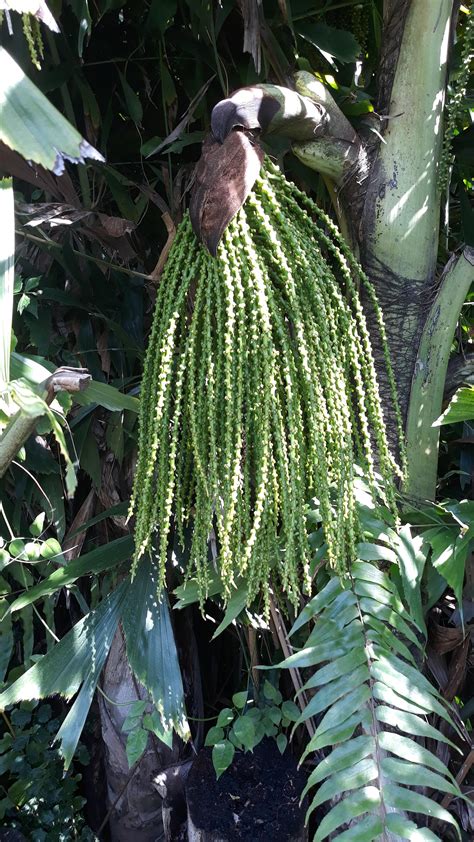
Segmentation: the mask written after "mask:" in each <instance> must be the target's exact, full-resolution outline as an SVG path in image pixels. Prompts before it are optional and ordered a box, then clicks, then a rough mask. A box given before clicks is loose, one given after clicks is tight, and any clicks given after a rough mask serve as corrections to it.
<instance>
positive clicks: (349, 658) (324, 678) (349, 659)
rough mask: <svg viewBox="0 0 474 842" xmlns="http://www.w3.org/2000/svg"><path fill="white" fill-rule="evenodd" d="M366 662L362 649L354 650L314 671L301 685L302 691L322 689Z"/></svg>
mask: <svg viewBox="0 0 474 842" xmlns="http://www.w3.org/2000/svg"><path fill="white" fill-rule="evenodd" d="M366 661H367V655H366V654H365V652H364V649H363V648H361V649H354V650H352V651H351V652H348V654H347V655H343V656H342V657H341V658H336V660H335V661H333V663H331V664H327V665H326V666H325V667H321V669H319V670H316V672H315V673H314V675H313V676H312V677H311V678H309V679H308V681H307V682H306V684H304V685H303V688H302V689H303V690H307V689H310V688H312V687H322V686H323V685H324V684H328V683H329V682H330V681H333V680H334V679H336V678H341V677H342V676H344V675H347V674H348V673H352V672H353V671H354V670H355V669H357V667H359V666H360V665H361V664H364V663H366Z"/></svg>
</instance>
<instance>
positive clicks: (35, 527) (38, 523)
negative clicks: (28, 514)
mask: <svg viewBox="0 0 474 842" xmlns="http://www.w3.org/2000/svg"><path fill="white" fill-rule="evenodd" d="M45 517H46V514H45V512H40V514H39V515H37V516H36V517H35V519H34V521H33V523H32V524H30V530H29V531H30V535H33V537H34V538H39V536H40V535H41V533H42V532H43V529H44V519H45Z"/></svg>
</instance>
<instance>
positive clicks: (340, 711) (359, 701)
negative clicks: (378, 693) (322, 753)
mask: <svg viewBox="0 0 474 842" xmlns="http://www.w3.org/2000/svg"><path fill="white" fill-rule="evenodd" d="M347 690H349V693H348V694H347V695H346V696H343V698H342V699H341V698H338V701H336V702H335V704H334V705H332V707H330V708H329V710H328V712H327V713H326V714H325V716H323V718H322V720H321V722H320V723H319V725H318V728H317V731H316V733H317V734H322V733H323V732H324V731H328V730H329V728H334V727H335V726H336V725H337V724H338V723H339V722H344V720H345V719H347V718H348V717H349V716H351V714H353V713H354V712H355V711H356V710H358V709H359V708H360V707H362V705H364V704H365V702H367V701H368V700H369V698H370V690H369V688H368V687H367V685H366V684H361V685H359V687H357V688H356V689H355V690H354V691H352V687H351V686H350V685H348V683H347V682H346V692H347ZM320 692H322V691H320ZM339 692H340V691H339ZM318 695H319V694H318ZM315 698H317V697H315ZM313 702H314V699H311V701H310V702H309V704H308V705H307V707H306V708H305V710H304V712H303V713H302V714H301V716H300V718H299V720H298V722H297V723H296V724H297V725H301V723H302V722H306V720H307V719H309V717H310V716H312V715H313V714H312V713H311V711H312V710H313V709H316V710H317V709H318V707H319V705H318V704H316V703H314V705H313Z"/></svg>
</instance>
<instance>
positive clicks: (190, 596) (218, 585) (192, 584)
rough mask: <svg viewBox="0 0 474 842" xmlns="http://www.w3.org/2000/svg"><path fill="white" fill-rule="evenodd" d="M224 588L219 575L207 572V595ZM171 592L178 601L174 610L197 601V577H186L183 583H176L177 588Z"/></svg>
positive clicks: (216, 592)
mask: <svg viewBox="0 0 474 842" xmlns="http://www.w3.org/2000/svg"><path fill="white" fill-rule="evenodd" d="M223 590H224V585H223V584H222V581H221V579H220V576H219V575H218V574H217V573H216V572H214V571H213V572H211V573H210V574H209V588H208V595H209V596H215V595H216V594H220V593H222V592H223ZM173 593H174V594H175V595H176V596H177V597H178V602H177V603H176V605H175V606H174V609H175V610H181V609H182V608H187V606H188V605H193V604H194V603H196V602H199V599H200V596H199V585H198V582H197V579H188V581H187V582H185V583H184V585H178V587H177V588H175V589H174V591H173Z"/></svg>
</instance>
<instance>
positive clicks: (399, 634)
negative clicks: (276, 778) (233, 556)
mask: <svg viewBox="0 0 474 842" xmlns="http://www.w3.org/2000/svg"><path fill="white" fill-rule="evenodd" d="M309 622H311V624H312V629H311V631H310V634H309V636H308V638H307V640H306V644H305V645H304V647H303V648H302V649H301V650H300V651H298V652H295V653H294V654H293V655H291V656H290V657H289V658H287V659H286V660H285V661H283V663H282V664H280V666H282V667H288V668H289V667H300V668H303V667H305V668H306V667H315V668H316V670H315V672H314V674H313V675H312V676H311V678H309V680H308V681H307V682H306V684H305V685H304V687H303V690H306V691H308V690H310V691H311V690H316V692H315V693H314V695H312V697H311V698H310V700H309V702H308V704H307V705H306V707H305V709H304V711H303V713H302V714H301V716H300V718H299V720H298V721H297V722H296V723H295V726H294V727H295V728H296V727H297V726H298V725H300V724H301V723H303V722H305V721H306V720H307V719H309V718H310V717H318V719H317V721H318V722H319V724H318V725H317V728H316V731H315V733H314V736H313V737H312V739H311V740H310V742H309V743H308V745H307V747H306V749H305V752H304V754H303V756H302V758H301V762H302V761H303V760H304V759H305V757H307V756H308V755H309V754H311V753H312V752H315V751H318V750H321V749H323V748H328V747H330V748H331V749H332V751H331V753H330V754H329V755H328V756H327V757H325V758H324V759H323V760H322V761H320V762H319V764H318V765H317V766H316V768H315V769H314V771H313V772H312V773H311V775H310V776H309V779H308V782H307V785H306V788H305V790H304V793H303V796H304V795H306V794H307V793H308V792H309V791H310V790H312V789H313V787H315V786H317V787H318V788H317V789H316V791H315V794H314V795H313V797H312V800H311V803H310V806H309V809H308V812H307V816H306V820H307V821H308V818H309V816H310V815H311V813H312V812H313V811H314V810H315V809H316V808H317V807H318V806H319V805H321V804H324V803H325V802H333V806H332V807H331V809H330V810H329V812H328V813H327V815H325V816H324V818H323V819H322V821H321V823H320V824H319V827H318V829H317V831H316V834H315V836H314V842H322V841H323V840H324V839H327V837H328V836H329V835H330V834H334V833H335V832H336V831H338V830H339V829H341V832H340V833H338V835H337V837H333V838H337V839H340V840H347V842H349V840H360V842H370V840H372V839H383V840H388V839H393V838H394V836H396V837H397V838H403V839H412V840H438V842H440V840H439V837H438V836H436V835H435V834H434V833H433V832H432V831H431V830H428V829H427V828H426V827H421V826H418V825H417V824H416V821H412V820H411V819H408V818H407V816H406V813H410V814H412V813H413V814H415V816H414V818H415V820H420V819H419V816H428V817H430V818H436V819H439V820H441V821H443V822H448V823H450V824H451V825H454V827H455V828H456V831H457V833H458V834H459V828H458V826H457V824H456V822H455V820H454V819H453V817H452V816H451V815H450V814H449V813H448V812H447V811H446V810H445V809H444V808H442V807H441V806H440V805H439V804H438V803H437V802H436V801H435V800H434V799H433V798H432V797H430V796H428V795H426V794H425V791H433V790H435V791H438V792H443V793H449V794H450V795H454V796H457V797H462V795H461V791H460V789H459V787H458V785H457V783H456V781H455V779H454V778H453V776H452V775H451V773H450V772H449V770H448V769H447V767H446V766H445V765H444V764H443V763H442V762H441V761H440V760H439V758H437V757H436V756H435V755H434V754H432V753H431V752H430V751H428V749H426V748H425V747H424V746H423V745H421V744H419V743H418V742H416V740H415V739H413V738H426V737H431V738H434V739H436V740H441V741H443V742H447V743H449V744H450V745H451V746H453V745H454V744H453V743H452V742H451V741H450V740H449V738H448V737H446V736H445V735H444V734H442V733H441V731H439V730H438V729H437V728H435V727H434V726H433V725H431V724H430V723H429V722H427V719H426V718H427V717H428V716H429V715H430V714H433V713H434V714H436V715H437V716H438V717H440V718H441V719H442V720H444V721H445V722H446V723H448V724H449V725H450V726H451V727H452V728H455V725H454V724H453V722H452V719H451V717H450V714H449V710H448V708H447V706H446V704H445V702H444V700H443V699H442V697H441V696H440V695H439V693H438V692H437V691H436V689H435V688H434V687H433V686H432V685H431V684H430V683H429V681H428V680H427V679H426V678H425V677H424V676H423V675H422V674H421V672H420V671H419V670H418V668H417V666H416V663H415V660H414V658H413V656H412V654H411V652H410V649H409V646H411V648H412V650H413V649H415V650H416V649H417V648H418V649H420V650H421V649H422V646H421V644H420V638H421V636H422V633H421V631H420V629H419V627H418V626H417V625H416V623H415V622H414V620H413V619H412V617H411V616H410V614H409V612H408V611H407V609H406V608H405V606H404V604H403V602H402V600H401V598H400V595H399V593H398V591H397V589H396V587H395V585H394V584H393V582H391V581H390V579H389V578H388V576H387V575H386V574H385V573H383V572H381V571H380V570H379V569H377V568H376V567H375V566H374V565H372V564H369V563H368V562H365V561H358V562H356V563H354V564H353V565H352V567H351V569H350V571H349V572H348V574H347V575H346V576H345V577H344V578H339V577H333V578H332V579H330V580H329V582H328V584H327V585H326V586H325V587H324V588H323V589H322V590H321V591H320V592H319V593H318V594H317V595H316V596H315V597H314V598H313V599H312V600H311V602H309V603H308V605H306V606H305V608H304V609H303V611H302V612H301V614H300V616H299V617H298V618H297V620H296V622H295V624H294V626H293V628H292V630H291V632H290V634H294V633H295V632H296V631H298V630H300V629H301V628H302V627H303V626H305V625H306V624H307V623H309ZM404 641H406V643H405V642H404ZM387 726H388V727H387ZM413 786H416V787H418V788H423V790H424V791H423V792H421V791H414V790H413V789H412V787H413ZM336 800H337V803H334V802H335V801H336ZM421 821H423V819H421ZM347 823H350V824H351V826H350V827H349V828H347V829H344V827H343V826H344V825H347Z"/></svg>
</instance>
